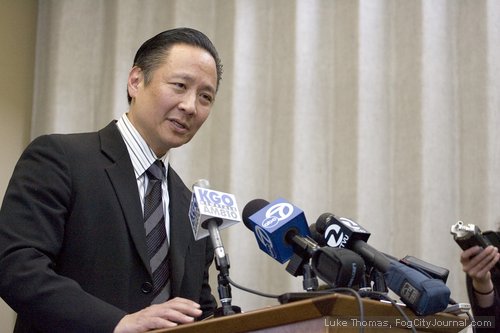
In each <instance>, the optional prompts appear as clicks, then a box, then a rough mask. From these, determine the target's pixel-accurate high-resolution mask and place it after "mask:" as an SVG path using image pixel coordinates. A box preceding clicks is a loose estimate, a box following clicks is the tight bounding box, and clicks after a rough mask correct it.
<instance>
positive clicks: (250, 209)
mask: <svg viewBox="0 0 500 333" xmlns="http://www.w3.org/2000/svg"><path fill="white" fill-rule="evenodd" d="M268 204H269V201H267V200H264V199H253V200H252V201H250V202H248V203H247V204H246V206H245V207H244V208H243V212H242V213H241V217H242V219H243V223H244V224H245V226H246V227H247V228H248V229H250V230H251V231H252V232H253V231H254V224H253V223H252V222H250V216H252V215H253V214H255V213H257V212H258V211H259V210H261V209H262V208H264V207H266V206H267V205H268Z"/></svg>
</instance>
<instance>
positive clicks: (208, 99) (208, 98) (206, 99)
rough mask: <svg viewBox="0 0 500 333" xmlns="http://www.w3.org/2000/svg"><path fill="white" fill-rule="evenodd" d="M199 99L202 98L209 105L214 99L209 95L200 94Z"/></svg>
mask: <svg viewBox="0 0 500 333" xmlns="http://www.w3.org/2000/svg"><path fill="white" fill-rule="evenodd" d="M201 98H203V99H204V100H205V101H207V102H208V103H210V104H211V103H212V101H213V100H214V98H213V97H212V95H209V94H201Z"/></svg>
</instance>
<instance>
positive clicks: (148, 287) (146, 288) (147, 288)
mask: <svg viewBox="0 0 500 333" xmlns="http://www.w3.org/2000/svg"><path fill="white" fill-rule="evenodd" d="M141 291H142V292H143V293H144V294H149V293H150V292H152V291H153V285H152V284H151V282H144V283H143V284H142V285H141Z"/></svg>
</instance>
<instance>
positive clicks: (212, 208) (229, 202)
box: [189, 179, 241, 267]
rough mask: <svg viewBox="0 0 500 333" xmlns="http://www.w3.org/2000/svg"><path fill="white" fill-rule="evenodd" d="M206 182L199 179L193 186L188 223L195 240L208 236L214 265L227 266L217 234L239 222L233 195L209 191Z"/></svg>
mask: <svg viewBox="0 0 500 333" xmlns="http://www.w3.org/2000/svg"><path fill="white" fill-rule="evenodd" d="M209 187H210V184H209V182H208V180H205V179H200V180H198V181H197V182H196V183H194V185H193V195H192V197H191V205H190V207H189V221H190V222H191V227H192V229H193V235H194V238H195V239H196V240H199V239H202V238H204V237H207V236H210V238H211V241H212V245H213V246H214V251H215V258H216V264H217V265H218V266H221V267H225V266H228V265H229V263H228V262H227V257H226V253H225V251H224V246H223V244H222V239H221V236H220V233H219V230H220V229H224V228H227V227H229V226H231V225H233V224H235V223H238V222H239V221H240V220H241V217H240V213H239V210H238V206H237V204H236V199H235V197H234V195H232V194H229V193H224V192H219V191H214V190H211V189H210V188H209Z"/></svg>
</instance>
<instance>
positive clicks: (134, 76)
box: [127, 66, 144, 99]
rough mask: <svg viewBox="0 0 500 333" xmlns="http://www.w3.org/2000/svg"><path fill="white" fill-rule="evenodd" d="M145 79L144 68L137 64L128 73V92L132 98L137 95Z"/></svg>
mask: <svg viewBox="0 0 500 333" xmlns="http://www.w3.org/2000/svg"><path fill="white" fill-rule="evenodd" d="M143 81H144V75H143V72H142V69H140V68H139V67H137V66H134V67H132V69H131V70H130V73H129V74H128V82H127V89H128V94H129V95H130V97H132V99H133V98H134V97H135V96H136V95H137V91H138V90H139V86H140V85H141V84H142V83H143Z"/></svg>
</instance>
